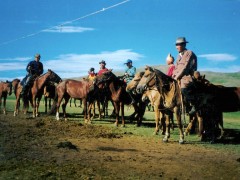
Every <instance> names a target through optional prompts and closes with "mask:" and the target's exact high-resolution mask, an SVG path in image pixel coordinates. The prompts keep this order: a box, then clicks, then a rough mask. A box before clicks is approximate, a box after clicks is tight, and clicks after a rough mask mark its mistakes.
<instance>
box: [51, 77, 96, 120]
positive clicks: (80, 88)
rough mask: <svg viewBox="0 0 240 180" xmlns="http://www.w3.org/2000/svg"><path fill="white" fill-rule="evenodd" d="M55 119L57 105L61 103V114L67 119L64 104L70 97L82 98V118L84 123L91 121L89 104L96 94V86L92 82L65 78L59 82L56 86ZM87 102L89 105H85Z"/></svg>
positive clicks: (65, 104) (57, 112)
mask: <svg viewBox="0 0 240 180" xmlns="http://www.w3.org/2000/svg"><path fill="white" fill-rule="evenodd" d="M56 95H57V96H56V99H55V101H57V102H56V119H57V120H59V119H60V118H59V107H60V104H61V102H62V99H64V100H65V101H64V103H63V104H62V110H63V116H64V118H65V120H67V116H66V106H67V103H68V101H69V99H70V98H76V99H82V101H83V106H84V120H85V122H86V123H91V113H90V110H91V106H92V104H93V102H94V101H95V99H96V96H97V87H95V86H94V83H93V82H90V81H86V80H82V81H77V80H71V79H68V80H65V81H62V82H60V83H59V84H58V85H57V87H56ZM87 103H88V104H89V105H87Z"/></svg>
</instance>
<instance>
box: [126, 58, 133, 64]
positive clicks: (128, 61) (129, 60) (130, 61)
mask: <svg viewBox="0 0 240 180" xmlns="http://www.w3.org/2000/svg"><path fill="white" fill-rule="evenodd" d="M128 63H132V60H131V59H128V60H127V61H126V62H125V63H124V64H128Z"/></svg>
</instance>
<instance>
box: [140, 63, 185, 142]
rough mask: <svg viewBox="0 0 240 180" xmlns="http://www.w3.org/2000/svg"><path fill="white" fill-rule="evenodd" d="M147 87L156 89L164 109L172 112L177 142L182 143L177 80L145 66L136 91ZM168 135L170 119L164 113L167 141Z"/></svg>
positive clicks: (165, 138)
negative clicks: (177, 129) (177, 134)
mask: <svg viewBox="0 0 240 180" xmlns="http://www.w3.org/2000/svg"><path fill="white" fill-rule="evenodd" d="M149 89H157V90H158V91H159V93H160V95H161V97H160V98H161V99H160V102H162V107H163V109H165V110H171V111H173V112H174V114H175V116H176V120H177V125H178V128H179V134H180V138H179V143H180V144H182V143H184V134H183V125H182V122H181V104H182V103H181V94H180V89H179V86H178V84H177V81H175V80H174V79H172V78H171V77H169V76H167V75H165V74H164V73H162V72H161V71H159V70H157V69H153V68H151V67H148V66H147V67H146V69H145V73H144V75H143V77H142V79H141V81H140V82H139V84H138V86H137V91H138V92H139V93H143V92H144V91H147V90H149ZM169 137H170V121H169V116H168V115H166V133H165V136H164V138H163V141H164V142H167V141H168V139H169Z"/></svg>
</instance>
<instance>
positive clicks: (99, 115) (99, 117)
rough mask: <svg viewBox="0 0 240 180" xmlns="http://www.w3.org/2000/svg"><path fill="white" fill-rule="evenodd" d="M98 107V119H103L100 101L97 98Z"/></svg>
mask: <svg viewBox="0 0 240 180" xmlns="http://www.w3.org/2000/svg"><path fill="white" fill-rule="evenodd" d="M97 108H98V119H99V120H100V119H101V109H100V101H99V100H97Z"/></svg>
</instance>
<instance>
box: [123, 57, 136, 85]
mask: <svg viewBox="0 0 240 180" xmlns="http://www.w3.org/2000/svg"><path fill="white" fill-rule="evenodd" d="M124 64H126V65H127V69H126V70H125V73H124V78H123V80H124V82H126V83H127V84H128V83H129V82H130V81H131V80H132V79H133V78H134V76H135V74H136V68H135V67H134V66H133V65H132V60H131V59H128V60H127V61H126V62H125V63H124Z"/></svg>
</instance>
